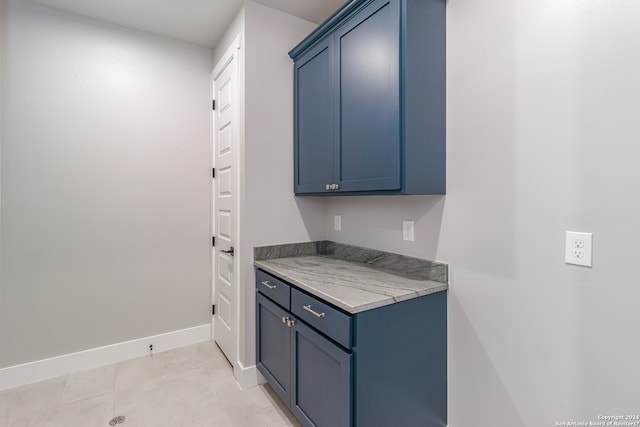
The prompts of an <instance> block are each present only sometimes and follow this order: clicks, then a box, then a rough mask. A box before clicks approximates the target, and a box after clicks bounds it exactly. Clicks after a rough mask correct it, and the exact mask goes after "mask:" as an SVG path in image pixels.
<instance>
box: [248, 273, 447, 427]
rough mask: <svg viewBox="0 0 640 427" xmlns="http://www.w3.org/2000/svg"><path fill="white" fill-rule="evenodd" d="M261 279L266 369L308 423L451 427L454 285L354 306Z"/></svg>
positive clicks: (260, 331) (260, 334)
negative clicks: (270, 292) (347, 308)
mask: <svg viewBox="0 0 640 427" xmlns="http://www.w3.org/2000/svg"><path fill="white" fill-rule="evenodd" d="M269 283H270V284H271V285H272V286H273V283H278V282H273V283H272V281H270V282H269ZM280 284H284V282H282V283H280ZM285 285H286V284H285ZM256 286H257V289H258V290H259V292H258V293H257V300H256V303H257V304H256V306H257V312H256V318H257V322H256V328H257V330H256V332H257V334H256V335H257V343H256V344H257V355H256V359H257V366H258V370H259V371H260V372H261V373H262V374H263V375H264V376H265V378H266V379H267V381H268V382H269V384H270V385H271V387H272V388H273V389H274V390H275V392H276V393H277V394H278V395H279V396H280V397H281V398H282V400H283V401H284V402H285V404H286V405H287V407H289V409H291V411H292V412H293V414H294V415H295V417H296V418H297V419H298V420H299V421H300V422H301V423H302V425H304V426H306V427H351V426H356V427H389V426H402V427H404V426H411V427H413V426H416V427H418V426H419V427H446V425H447V293H446V292H437V293H434V294H431V295H425V296H422V297H418V298H414V299H410V300H406V301H401V302H398V303H395V304H390V305H386V306H384V307H379V308H375V309H372V310H366V311H363V312H360V313H356V314H349V313H345V312H343V311H341V310H340V309H339V308H336V307H334V306H331V305H330V304H328V303H327V302H326V301H324V300H321V299H319V298H318V297H315V296H313V295H310V294H308V293H306V292H304V291H302V290H300V289H298V288H296V287H295V286H293V285H291V286H290V292H289V293H288V294H286V293H285V294H284V295H285V297H282V295H280V296H279V297H278V298H279V301H278V304H276V303H275V302H274V301H272V300H270V299H269V298H267V297H266V296H265V295H263V293H262V292H263V291H264V290H263V289H262V287H263V286H261V281H260V280H259V281H258V282H257V284H256ZM287 286H289V285H287ZM279 304H284V305H285V306H286V307H287V308H288V309H285V308H284V307H283V306H281V305H279Z"/></svg>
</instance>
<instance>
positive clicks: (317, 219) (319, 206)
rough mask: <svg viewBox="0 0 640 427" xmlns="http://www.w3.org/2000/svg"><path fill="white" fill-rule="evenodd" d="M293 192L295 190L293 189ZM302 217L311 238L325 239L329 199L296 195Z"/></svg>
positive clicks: (295, 198)
mask: <svg viewBox="0 0 640 427" xmlns="http://www.w3.org/2000/svg"><path fill="white" fill-rule="evenodd" d="M291 191H292V192H293V190H291ZM294 200H295V202H296V206H297V208H298V211H299V212H300V218H302V222H303V223H304V227H305V229H306V230H307V233H308V234H309V239H310V240H325V239H326V238H327V232H326V230H325V229H324V227H323V226H321V227H318V224H320V225H324V223H325V216H326V214H327V200H326V198H324V197H294Z"/></svg>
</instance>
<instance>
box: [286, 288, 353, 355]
mask: <svg viewBox="0 0 640 427" xmlns="http://www.w3.org/2000/svg"><path fill="white" fill-rule="evenodd" d="M291 312H293V314H295V315H296V316H297V317H298V318H300V319H302V320H304V321H305V322H306V323H308V324H309V325H311V326H313V327H314V328H316V329H317V330H319V331H320V332H322V333H323V334H325V335H327V336H328V337H329V338H331V339H332V340H334V341H336V342H337V343H338V344H340V345H342V346H343V347H345V348H351V344H352V341H351V336H352V332H351V316H349V315H348V314H344V313H343V312H341V311H340V310H338V309H336V308H333V307H331V306H330V305H328V304H327V303H324V302H322V301H320V300H319V299H317V298H315V297H312V296H311V295H307V294H305V293H304V292H300V291H299V290H297V289H291Z"/></svg>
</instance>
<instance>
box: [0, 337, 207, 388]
mask: <svg viewBox="0 0 640 427" xmlns="http://www.w3.org/2000/svg"><path fill="white" fill-rule="evenodd" d="M210 339H211V325H210V324H206V325H200V326H194V327H192V328H187V329H181V330H179V331H173V332H167V333H165V334H159V335H153V336H149V337H144V338H138V339H135V340H131V341H125V342H121V343H117V344H111V345H106V346H104V347H97V348H92V349H89V350H84V351H79V352H77V353H70V354H64V355H62V356H56V357H52V358H50V359H43V360H37V361H35V362H29V363H24V364H22V365H15V366H9V367H7V368H3V369H0V390H6V389H8V388H13V387H17V386H20V385H24V384H30V383H34V382H38V381H42V380H46V379H49V378H54V377H59V376H61V375H66V374H70V373H72V372H78V371H83V370H85V369H92V368H97V367H99V366H103V365H109V364H111V363H116V362H121V361H123V360H127V359H133V358H135V357H140V356H146V355H148V354H149V344H153V352H154V353H159V352H162V351H166V350H171V349H174V348H178V347H184V346H187V345H191V344H196V343H199V342H203V341H209V340H210Z"/></svg>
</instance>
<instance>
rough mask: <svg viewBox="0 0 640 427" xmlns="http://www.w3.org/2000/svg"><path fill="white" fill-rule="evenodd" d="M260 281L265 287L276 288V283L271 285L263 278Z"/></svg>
mask: <svg viewBox="0 0 640 427" xmlns="http://www.w3.org/2000/svg"><path fill="white" fill-rule="evenodd" d="M260 283H262V284H263V285H265V286H266V287H267V288H269V289H275V288H277V286H276V285H272V284H270V283H269V281H268V280H263V281H262V282H260Z"/></svg>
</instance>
